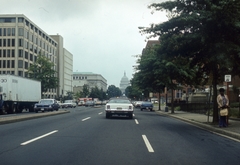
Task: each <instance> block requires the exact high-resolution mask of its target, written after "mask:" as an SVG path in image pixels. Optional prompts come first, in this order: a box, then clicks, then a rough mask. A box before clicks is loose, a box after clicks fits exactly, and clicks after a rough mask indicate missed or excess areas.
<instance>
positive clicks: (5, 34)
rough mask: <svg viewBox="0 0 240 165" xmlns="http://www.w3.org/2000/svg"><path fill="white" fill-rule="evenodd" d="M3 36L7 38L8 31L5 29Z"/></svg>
mask: <svg viewBox="0 0 240 165" xmlns="http://www.w3.org/2000/svg"><path fill="white" fill-rule="evenodd" d="M3 36H7V29H6V28H3Z"/></svg>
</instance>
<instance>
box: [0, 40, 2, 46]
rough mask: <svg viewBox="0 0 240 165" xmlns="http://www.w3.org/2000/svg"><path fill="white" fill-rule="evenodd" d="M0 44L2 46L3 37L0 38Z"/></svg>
mask: <svg viewBox="0 0 240 165" xmlns="http://www.w3.org/2000/svg"><path fill="white" fill-rule="evenodd" d="M0 46H2V39H1V38H0Z"/></svg>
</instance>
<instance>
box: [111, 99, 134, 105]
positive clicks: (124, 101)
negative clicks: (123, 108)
mask: <svg viewBox="0 0 240 165" xmlns="http://www.w3.org/2000/svg"><path fill="white" fill-rule="evenodd" d="M109 103H123V104H124V103H127V104H131V103H130V101H129V100H122V99H113V100H110V101H109Z"/></svg>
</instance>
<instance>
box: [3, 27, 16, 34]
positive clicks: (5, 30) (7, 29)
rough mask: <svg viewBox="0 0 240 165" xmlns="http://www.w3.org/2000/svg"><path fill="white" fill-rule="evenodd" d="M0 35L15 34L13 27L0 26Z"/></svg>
mask: <svg viewBox="0 0 240 165" xmlns="http://www.w3.org/2000/svg"><path fill="white" fill-rule="evenodd" d="M0 36H15V28H0Z"/></svg>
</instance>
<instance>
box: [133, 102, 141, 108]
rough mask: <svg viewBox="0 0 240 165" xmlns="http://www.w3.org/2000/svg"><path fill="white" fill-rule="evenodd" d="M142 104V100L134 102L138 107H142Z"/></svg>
mask: <svg viewBox="0 0 240 165" xmlns="http://www.w3.org/2000/svg"><path fill="white" fill-rule="evenodd" d="M141 104H142V101H136V102H135V104H134V106H135V107H136V108H140V107H141Z"/></svg>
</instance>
